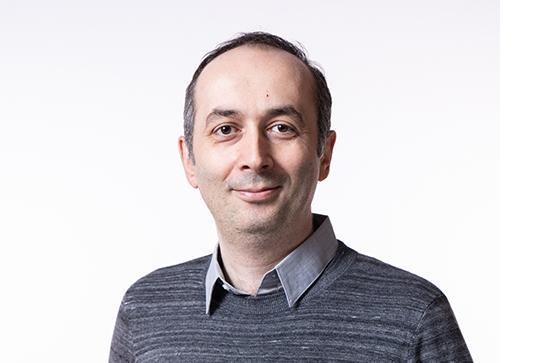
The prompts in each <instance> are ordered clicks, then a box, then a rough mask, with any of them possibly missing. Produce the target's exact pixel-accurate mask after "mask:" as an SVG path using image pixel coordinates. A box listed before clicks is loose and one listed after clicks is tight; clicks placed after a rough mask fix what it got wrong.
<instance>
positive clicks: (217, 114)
mask: <svg viewBox="0 0 550 363" xmlns="http://www.w3.org/2000/svg"><path fill="white" fill-rule="evenodd" d="M242 115H243V114H242V112H240V111H237V110H232V109H222V108H214V109H213V110H212V111H211V112H210V113H209V114H208V116H206V125H205V128H207V127H208V125H209V124H210V123H211V122H212V121H214V120H215V119H217V118H239V117H241V116H242ZM277 116H289V117H292V118H294V119H296V121H298V122H299V123H300V124H301V125H302V126H303V125H304V117H303V116H302V113H301V112H300V111H298V110H297V109H296V108H295V107H294V106H292V105H285V106H281V107H273V108H270V109H268V110H267V111H266V112H265V114H264V116H263V117H262V118H265V119H271V118H274V117H277Z"/></svg>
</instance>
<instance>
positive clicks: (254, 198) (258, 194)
mask: <svg viewBox="0 0 550 363" xmlns="http://www.w3.org/2000/svg"><path fill="white" fill-rule="evenodd" d="M280 190H281V187H280V186H273V187H271V186H269V187H267V186H264V187H249V188H239V189H233V191H234V192H236V193H237V195H238V196H239V198H240V199H242V200H244V201H245V202H265V201H268V200H270V199H272V198H273V197H275V196H276V195H277V194H278V193H279V191H280Z"/></svg>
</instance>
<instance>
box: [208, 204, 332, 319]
mask: <svg viewBox="0 0 550 363" xmlns="http://www.w3.org/2000/svg"><path fill="white" fill-rule="evenodd" d="M313 225H314V228H315V230H314V232H313V233H312V234H311V235H310V236H309V237H308V238H307V239H306V240H305V241H304V242H302V243H301V244H300V245H299V246H298V247H296V248H295V249H294V250H293V251H292V252H290V253H289V254H288V255H287V256H286V257H285V258H283V259H282V260H281V261H280V262H279V263H278V264H277V265H276V266H275V267H274V268H273V269H272V270H270V271H268V272H266V273H265V275H264V277H263V280H262V283H261V284H260V288H259V289H258V292H257V294H258V295H261V294H267V293H270V292H273V291H277V290H279V289H281V288H282V289H283V290H284V292H285V295H286V299H287V302H288V306H289V308H291V307H292V306H294V304H296V302H297V301H298V299H299V298H300V297H301V296H302V295H303V294H304V292H305V291H306V290H307V289H308V288H309V287H310V286H311V285H312V284H313V283H314V282H315V281H316V280H317V278H318V277H319V276H320V275H321V273H322V272H323V270H324V269H325V267H326V266H327V265H328V264H329V262H330V261H331V260H332V258H333V257H334V255H335V253H336V249H337V247H338V241H337V240H336V236H335V235H334V230H333V229H332V224H331V223H330V219H329V218H328V216H324V215H321V214H313ZM218 251H219V246H218V245H216V248H215V250H214V253H213V254H212V258H211V259H210V265H209V266H208V271H207V272H206V278H205V293H206V296H205V298H206V314H210V305H211V301H212V295H213V293H214V287H215V285H216V283H217V282H218V280H219V281H220V282H221V284H222V286H223V287H224V288H225V289H226V290H228V291H230V292H232V293H234V294H239V295H248V294H247V293H245V292H243V291H240V290H239V289H237V288H235V287H233V286H231V284H229V283H228V282H227V280H226V278H225V276H224V274H223V270H222V268H221V266H220V262H219V260H221V256H219V253H218Z"/></svg>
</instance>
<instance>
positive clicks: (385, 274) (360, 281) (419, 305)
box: [345, 252, 444, 313]
mask: <svg viewBox="0 0 550 363" xmlns="http://www.w3.org/2000/svg"><path fill="white" fill-rule="evenodd" d="M345 281H346V285H347V286H346V290H347V291H348V292H350V291H351V292H353V293H354V294H357V295H359V296H358V297H359V298H360V299H362V300H363V301H365V302H367V303H368V304H371V303H373V302H376V303H377V304H381V306H391V307H393V308H401V309H405V310H409V311H415V312H417V313H421V312H423V311H424V310H425V309H426V308H427V307H428V306H429V305H430V304H431V303H432V302H434V301H435V300H436V299H439V298H441V297H443V296H444V295H443V292H442V291H441V290H440V289H439V288H438V287H437V286H435V285H434V284H433V283H431V282H430V281H428V280H426V279H425V278H423V277H420V276H418V275H416V274H414V273H412V272H409V271H406V270H404V269H401V268H398V267H395V266H393V265H390V264H389V263H386V262H383V261H381V260H378V259H376V258H374V257H370V256H367V255H364V254H361V253H357V252H356V258H355V262H354V263H353V264H352V265H351V266H350V268H349V270H348V271H347V273H346V274H345ZM373 300H375V301H373Z"/></svg>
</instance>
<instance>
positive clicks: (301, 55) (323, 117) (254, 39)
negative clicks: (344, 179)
mask: <svg viewBox="0 0 550 363" xmlns="http://www.w3.org/2000/svg"><path fill="white" fill-rule="evenodd" d="M241 46H257V47H270V48H275V49H280V50H282V51H285V52H287V53H290V54H292V55H293V56H294V57H296V58H298V59H299V60H300V61H301V62H303V63H304V65H305V66H306V67H307V68H308V70H309V72H311V75H312V76H313V79H314V83H315V104H316V108H317V123H318V130H319V131H318V132H319V133H318V144H317V153H318V155H319V156H320V155H321V154H322V153H323V145H324V141H325V139H326V137H327V135H328V132H329V131H330V116H331V108H332V97H331V95H330V90H329V88H328V86H327V81H326V79H325V76H324V75H323V72H322V71H321V70H320V69H319V68H317V67H316V66H315V65H314V64H313V62H312V61H311V60H310V59H308V58H307V56H306V54H305V52H304V51H303V50H302V49H300V48H299V47H297V46H296V45H294V44H292V43H290V42H288V41H286V40H285V39H283V38H281V37H278V36H276V35H273V34H269V33H265V32H251V33H244V34H242V35H241V36H239V37H237V38H234V39H231V40H229V41H227V42H224V43H221V44H220V45H218V47H216V49H214V50H213V51H211V52H209V53H208V54H206V56H205V57H204V58H203V60H202V62H201V63H200V64H199V66H198V67H197V69H196V70H195V73H194V74H193V78H192V79H191V82H190V83H189V85H188V86H187V91H186V93H185V107H184V113H183V118H184V136H185V143H186V145H187V148H188V152H189V155H188V156H189V157H190V158H191V160H194V156H193V129H194V125H195V115H196V104H195V102H196V100H195V88H196V86H197V81H198V78H199V76H200V75H201V73H202V71H203V70H204V68H205V67H206V66H207V65H208V64H209V63H210V62H212V61H213V60H214V59H216V58H217V57H218V56H220V55H222V54H223V53H225V52H227V51H229V50H231V49H234V48H237V47H241Z"/></svg>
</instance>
